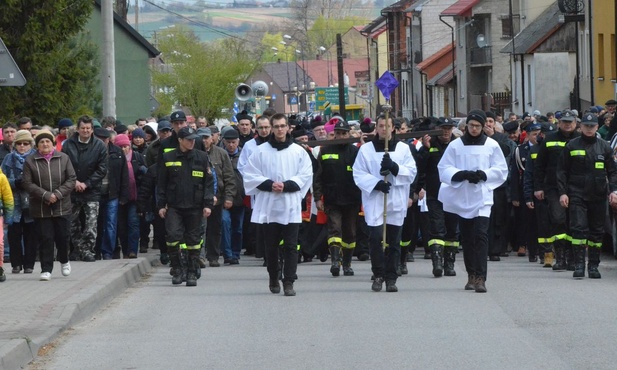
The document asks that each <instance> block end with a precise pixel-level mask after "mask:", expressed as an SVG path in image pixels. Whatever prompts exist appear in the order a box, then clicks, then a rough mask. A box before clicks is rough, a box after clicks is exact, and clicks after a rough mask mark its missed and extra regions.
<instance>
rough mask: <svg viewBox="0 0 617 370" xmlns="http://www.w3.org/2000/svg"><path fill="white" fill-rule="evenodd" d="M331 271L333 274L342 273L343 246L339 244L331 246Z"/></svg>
mask: <svg viewBox="0 0 617 370" xmlns="http://www.w3.org/2000/svg"><path fill="white" fill-rule="evenodd" d="M330 262H331V266H330V273H331V274H332V276H339V275H340V274H341V247H340V246H338V245H332V246H330Z"/></svg>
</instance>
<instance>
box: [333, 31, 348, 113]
mask: <svg viewBox="0 0 617 370" xmlns="http://www.w3.org/2000/svg"><path fill="white" fill-rule="evenodd" d="M336 63H337V67H338V107H339V112H340V113H341V117H343V119H344V120H345V121H347V112H346V110H345V76H344V74H345V71H344V70H343V40H342V38H341V34H340V33H337V34H336Z"/></svg>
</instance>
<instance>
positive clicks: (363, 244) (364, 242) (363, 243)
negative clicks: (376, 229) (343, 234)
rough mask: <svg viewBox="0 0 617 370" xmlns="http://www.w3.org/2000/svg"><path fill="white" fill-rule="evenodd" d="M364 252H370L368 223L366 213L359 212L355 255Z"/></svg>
mask: <svg viewBox="0 0 617 370" xmlns="http://www.w3.org/2000/svg"><path fill="white" fill-rule="evenodd" d="M364 253H366V254H369V253H370V247H369V238H368V225H367V224H366V220H365V219H364V215H360V214H359V213H358V218H357V219H356V248H354V255H355V256H359V255H361V254H364Z"/></svg>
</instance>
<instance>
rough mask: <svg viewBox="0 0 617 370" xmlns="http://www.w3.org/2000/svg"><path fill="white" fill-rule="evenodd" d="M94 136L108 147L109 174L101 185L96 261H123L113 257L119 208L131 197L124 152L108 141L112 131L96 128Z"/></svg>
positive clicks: (117, 255)
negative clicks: (101, 259) (100, 258)
mask: <svg viewBox="0 0 617 370" xmlns="http://www.w3.org/2000/svg"><path fill="white" fill-rule="evenodd" d="M94 136H96V137H97V138H98V139H99V140H101V141H103V143H104V144H105V145H106V146H107V154H108V165H107V168H108V171H107V175H106V176H105V177H104V178H103V181H102V184H101V200H100V202H99V216H98V228H97V238H96V255H97V259H98V258H99V256H100V257H102V258H103V259H104V260H110V259H112V258H113V257H115V258H120V255H119V253H118V254H115V255H114V250H115V249H116V240H117V236H118V206H119V205H120V204H125V203H126V202H127V201H128V197H129V174H128V166H127V164H126V158H125V156H124V153H122V149H120V148H119V147H117V146H115V145H114V144H112V143H111V142H110V141H109V138H110V136H111V131H109V130H106V129H104V128H102V127H97V128H95V129H94Z"/></svg>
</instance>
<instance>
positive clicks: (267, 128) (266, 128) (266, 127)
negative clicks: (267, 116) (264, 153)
mask: <svg viewBox="0 0 617 370" xmlns="http://www.w3.org/2000/svg"><path fill="white" fill-rule="evenodd" d="M257 129H258V130H269V129H270V126H260V127H257Z"/></svg>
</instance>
